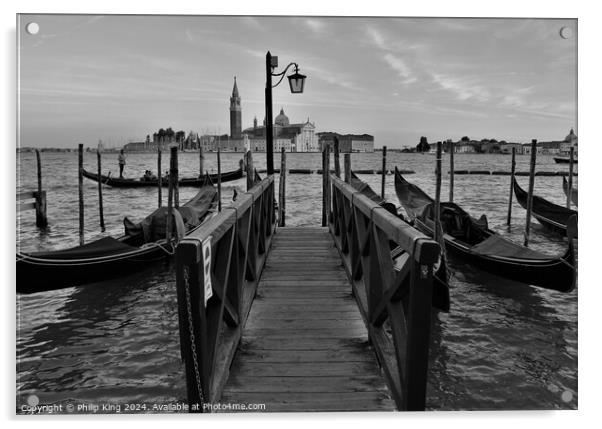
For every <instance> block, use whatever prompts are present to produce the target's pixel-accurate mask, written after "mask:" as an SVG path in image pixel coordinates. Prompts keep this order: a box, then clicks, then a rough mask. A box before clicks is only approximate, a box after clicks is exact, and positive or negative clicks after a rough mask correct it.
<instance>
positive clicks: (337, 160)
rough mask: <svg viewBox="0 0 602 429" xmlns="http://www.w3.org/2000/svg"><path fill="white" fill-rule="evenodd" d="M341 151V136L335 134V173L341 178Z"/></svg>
mask: <svg viewBox="0 0 602 429" xmlns="http://www.w3.org/2000/svg"><path fill="white" fill-rule="evenodd" d="M340 153H341V148H340V146H339V138H338V137H337V136H334V174H336V175H337V177H338V178H339V179H340V178H341V162H340Z"/></svg>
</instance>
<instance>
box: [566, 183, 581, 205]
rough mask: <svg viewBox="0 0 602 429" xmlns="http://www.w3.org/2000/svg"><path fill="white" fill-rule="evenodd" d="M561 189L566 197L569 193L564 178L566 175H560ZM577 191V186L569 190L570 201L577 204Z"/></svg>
mask: <svg viewBox="0 0 602 429" xmlns="http://www.w3.org/2000/svg"><path fill="white" fill-rule="evenodd" d="M562 190H563V191H564V195H566V196H567V197H568V195H569V182H568V181H567V180H566V177H564V176H562ZM577 201H578V191H577V188H573V189H572V190H571V202H572V203H573V204H575V205H576V206H578V205H579V204H578V203H577Z"/></svg>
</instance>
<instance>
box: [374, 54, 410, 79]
mask: <svg viewBox="0 0 602 429" xmlns="http://www.w3.org/2000/svg"><path fill="white" fill-rule="evenodd" d="M383 58H384V60H385V62H386V63H387V64H388V65H389V66H390V67H391V68H392V69H393V70H395V71H396V72H397V74H398V75H399V76H400V77H401V78H402V79H403V80H402V83H404V84H408V83H412V82H416V81H417V80H418V79H417V78H416V77H415V76H414V74H413V73H412V70H411V69H410V67H408V65H407V64H406V63H405V62H404V61H403V60H402V59H401V58H399V57H396V56H395V55H393V54H390V53H389V54H386V55H385V56H384V57H383Z"/></svg>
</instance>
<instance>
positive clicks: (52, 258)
mask: <svg viewBox="0 0 602 429" xmlns="http://www.w3.org/2000/svg"><path fill="white" fill-rule="evenodd" d="M203 184H204V186H203V187H201V189H200V190H199V192H198V193H197V194H196V195H195V196H194V197H193V198H192V199H191V200H190V201H188V202H187V203H186V204H184V205H183V206H181V207H179V208H178V209H177V211H175V212H174V215H173V220H174V222H173V224H174V236H176V235H177V236H178V237H179V238H181V237H182V236H185V235H188V234H190V233H191V232H192V231H194V230H195V229H197V228H199V227H200V225H201V223H202V222H203V220H204V219H205V218H207V217H208V215H209V214H210V213H211V212H212V211H213V209H214V207H215V204H216V201H217V191H216V190H215V188H214V187H213V185H212V184H211V182H210V181H209V180H208V179H207V178H206V179H205V181H204V182H203ZM166 222H167V207H160V208H158V209H157V210H155V211H154V212H153V213H152V214H150V215H149V216H147V217H146V218H145V219H144V220H143V221H142V222H140V223H138V224H136V223H134V222H132V221H130V220H129V219H128V218H127V217H126V218H125V219H124V227H125V234H124V235H122V236H121V237H119V238H113V237H103V238H101V239H99V240H95V241H93V242H90V243H87V244H84V245H82V246H76V247H72V248H69V249H63V250H54V251H47V252H35V253H20V252H18V253H17V257H16V259H17V293H23V294H29V293H36V292H42V291H48V290H55V289H62V288H66V287H71V286H81V285H86V284H89V283H97V282H101V281H105V280H110V279H113V278H117V277H121V276H125V275H128V274H131V273H134V272H136V271H140V270H141V269H143V268H145V267H147V266H148V265H149V264H151V263H153V262H157V261H160V260H162V259H164V258H165V257H166V256H167V255H171V254H173V250H174V246H175V242H174V240H173V239H172V241H170V242H168V241H167V239H166V237H165V234H166Z"/></svg>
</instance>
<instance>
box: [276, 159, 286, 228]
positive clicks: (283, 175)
mask: <svg viewBox="0 0 602 429" xmlns="http://www.w3.org/2000/svg"><path fill="white" fill-rule="evenodd" d="M278 185H279V188H280V198H279V200H280V201H279V203H278V212H279V213H278V219H279V225H278V226H285V221H284V219H285V217H286V152H285V151H284V148H282V154H281V155H280V182H279V184H278Z"/></svg>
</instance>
